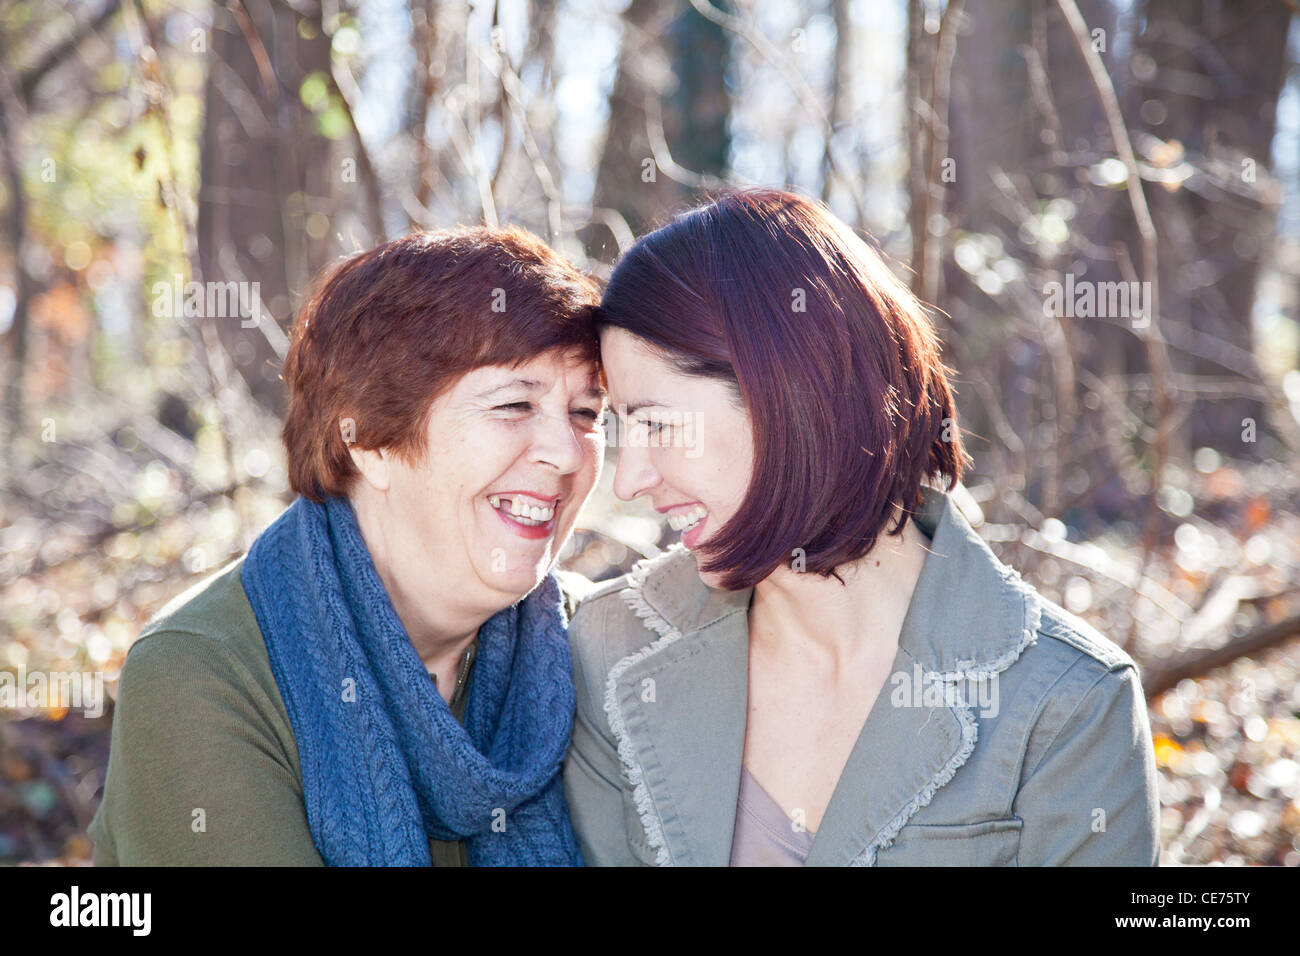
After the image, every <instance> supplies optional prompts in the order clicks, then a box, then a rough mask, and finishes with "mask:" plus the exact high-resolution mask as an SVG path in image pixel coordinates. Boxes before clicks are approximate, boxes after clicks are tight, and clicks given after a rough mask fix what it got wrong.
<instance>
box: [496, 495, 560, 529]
mask: <svg viewBox="0 0 1300 956" xmlns="http://www.w3.org/2000/svg"><path fill="white" fill-rule="evenodd" d="M503 497H504V496H502V495H488V504H490V505H491V506H492V507H493V508H496V509H497V510H498V511H503V512H505V513H506V514H508V515H510V516H511V517H512V518H515V519H517V520H518V521H519V522H520V523H521V524H545V523H546V522H548V521H550V520H551V518H553V517H554V516H555V506H554V505H547V504H532V503H531V502H530V501H528V500H526V499H524V498H523V497H521V496H518V495H516V496H515V497H512V498H509V499H507V500H508V501H509V507H508V508H504V507H502V499H503Z"/></svg>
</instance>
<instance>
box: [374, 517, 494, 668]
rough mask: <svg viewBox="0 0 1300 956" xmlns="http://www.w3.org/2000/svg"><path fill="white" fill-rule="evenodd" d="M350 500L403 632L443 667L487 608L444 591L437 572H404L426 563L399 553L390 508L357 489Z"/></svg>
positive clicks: (429, 664) (430, 663)
mask: <svg viewBox="0 0 1300 956" xmlns="http://www.w3.org/2000/svg"><path fill="white" fill-rule="evenodd" d="M352 503H353V511H355V512H356V516H357V525H358V526H359V527H360V529H361V538H362V540H363V541H364V542H365V544H366V549H367V550H368V551H369V552H370V557H371V559H372V560H373V561H374V564H375V570H376V571H378V572H379V579H380V580H381V581H382V582H383V584H384V590H386V591H387V592H388V597H389V599H390V600H391V601H392V602H393V609H394V610H395V611H396V612H397V617H398V619H399V620H401V622H402V627H403V628H405V630H406V634H407V637H409V638H410V640H411V644H412V646H414V647H415V651H416V653H417V654H419V655H420V660H422V661H423V662H424V665H425V667H426V668H428V669H429V670H431V671H439V672H440V673H441V671H442V670H443V669H445V668H446V666H447V664H448V662H452V661H458V660H459V659H460V657H461V655H462V654H464V652H465V650H466V648H468V647H469V645H470V643H471V642H472V641H473V640H474V638H475V637H476V636H477V635H478V629H479V627H480V626H481V625H482V624H483V622H484V621H486V620H487V619H488V618H489V617H491V616H492V615H491V613H490V612H489V613H484V612H483V611H482V610H481V609H477V608H470V607H466V606H465V605H463V604H462V603H460V602H458V601H457V600H456V599H455V595H454V594H453V593H444V592H449V591H450V589H449V587H448V585H447V584H446V583H444V582H445V580H446V578H445V576H443V577H441V580H440V576H437V575H429V574H423V573H418V572H417V573H416V574H414V575H412V574H411V572H410V571H409V570H407V571H405V572H403V570H402V569H412V568H414V569H420V568H425V567H427V562H425V561H421V560H420V559H419V556H417V555H405V554H401V553H399V552H400V547H399V546H398V545H397V542H398V541H400V540H401V537H400V536H398V535H395V534H394V533H393V528H392V527H391V524H390V521H389V519H388V515H389V514H390V509H387V508H382V507H380V508H376V507H374V506H373V504H374V503H373V502H370V501H368V500H366V499H365V498H364V497H363V496H361V495H358V496H356V497H354V498H353V499H352Z"/></svg>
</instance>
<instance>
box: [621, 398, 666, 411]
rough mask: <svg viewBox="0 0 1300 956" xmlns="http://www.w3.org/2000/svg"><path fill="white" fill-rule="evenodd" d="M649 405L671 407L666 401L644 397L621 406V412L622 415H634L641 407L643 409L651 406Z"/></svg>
mask: <svg viewBox="0 0 1300 956" xmlns="http://www.w3.org/2000/svg"><path fill="white" fill-rule="evenodd" d="M651 406H659V407H661V408H671V407H672V406H671V405H669V404H668V403H667V402H661V401H658V400H657V399H653V398H645V399H642V400H641V401H639V402H633V403H632V404H631V405H624V406H623V414H624V415H635V414H636V413H637V412H639V411H640V410H641V409H643V408H649V407H651Z"/></svg>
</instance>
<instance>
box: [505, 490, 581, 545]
mask: <svg viewBox="0 0 1300 956" xmlns="http://www.w3.org/2000/svg"><path fill="white" fill-rule="evenodd" d="M487 499H488V504H490V505H491V506H492V509H493V510H494V511H495V512H496V513H497V515H498V516H500V518H501V521H502V523H504V524H505V525H506V527H508V528H509V529H510V530H511V531H512V532H514V533H515V534H517V535H519V537H521V538H530V539H541V538H549V537H550V536H551V535H552V534H553V533H554V532H555V516H556V515H557V514H558V512H559V503H560V501H561V500H562V499H563V495H544V494H541V493H540V492H531V491H502V492H497V493H494V494H490V495H488V496H487Z"/></svg>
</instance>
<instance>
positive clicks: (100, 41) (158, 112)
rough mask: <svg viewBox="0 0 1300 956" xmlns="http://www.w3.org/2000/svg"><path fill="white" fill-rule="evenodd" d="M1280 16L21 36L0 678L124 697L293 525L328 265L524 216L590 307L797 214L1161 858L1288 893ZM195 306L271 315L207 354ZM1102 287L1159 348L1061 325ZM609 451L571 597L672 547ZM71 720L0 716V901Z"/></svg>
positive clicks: (1078, 13) (1286, 217)
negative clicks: (934, 338)
mask: <svg viewBox="0 0 1300 956" xmlns="http://www.w3.org/2000/svg"><path fill="white" fill-rule="evenodd" d="M1298 12H1300V8H1298V6H1297V3H1296V2H1295V0H1236V2H1230V0H985V2H982V3H964V2H963V0H947V2H946V3H944V2H940V0H801V2H788V0H715V2H710V0H630V2H625V0H546V2H536V3H524V2H522V0H497V2H493V0H479V2H475V3H469V4H467V3H463V2H440V3H435V2H433V0H227V2H224V3H223V2H214V0H182V2H157V0H66V2H55V0H0V340H2V341H0V362H2V363H3V364H0V369H2V371H0V385H2V386H3V387H2V390H0V391H2V395H0V401H2V405H3V407H2V408H0V445H2V447H3V458H2V459H0V460H2V462H3V464H2V465H0V671H8V672H10V673H14V674H18V673H22V672H27V673H31V672H35V671H46V672H55V671H62V672H67V671H94V672H99V673H102V674H103V675H104V676H105V679H106V680H107V681H108V690H109V691H110V693H111V691H112V688H113V681H114V679H115V677H116V675H117V672H118V670H119V668H120V665H121V662H122V660H123V658H124V656H125V654H126V651H127V649H128V647H129V646H130V644H131V642H132V641H133V640H134V639H135V636H136V635H137V634H138V632H139V630H140V628H141V627H142V626H143V624H144V623H145V621H146V620H147V619H148V618H149V616H150V615H151V614H152V613H153V612H154V611H155V610H157V609H158V607H160V606H161V604H163V603H164V602H165V601H166V600H167V599H169V598H170V597H172V596H173V595H175V594H177V593H179V592H180V591H181V590H183V589H184V588H185V587H187V586H188V585H190V584H192V583H193V582H194V581H197V580H199V579H200V578H201V577H202V576H204V575H206V574H208V573H210V572H212V571H213V570H215V569H217V568H219V567H221V566H222V565H224V564H225V563H226V562H227V561H229V560H230V559H231V558H233V557H235V556H237V555H238V554H240V553H241V552H242V551H243V550H244V549H245V548H246V547H247V546H248V544H249V543H250V542H251V541H252V539H253V538H254V537H255V536H256V534H257V533H258V532H259V531H260V530H261V529H262V528H263V527H265V526H266V525H267V524H268V523H269V522H270V521H271V520H272V518H273V517H274V516H275V515H276V514H277V513H278V512H279V510H280V509H281V508H283V507H284V505H285V504H286V503H287V502H288V498H287V493H286V492H287V488H286V481H285V474H284V467H283V459H282V450H281V446H280V443H279V437H278V428H279V415H280V413H281V411H282V410H283V407H284V399H285V395H284V390H283V387H282V384H281V382H280V381H279V377H278V366H279V362H280V360H281V359H282V357H283V355H284V353H285V348H286V344H287V339H286V333H287V330H288V329H289V327H290V325H291V323H292V321H293V318H294V312H295V309H296V308H297V307H298V305H299V303H300V301H301V297H302V295H303V293H304V291H305V290H306V289H307V285H308V281H309V279H310V278H311V277H312V276H313V274H314V273H316V272H317V271H318V270H319V269H320V268H321V267H323V266H325V265H326V264H327V263H329V262H330V261H331V260H333V259H334V258H335V257H337V256H339V255H340V254H343V253H345V252H348V251H351V250H354V249H357V248H363V247H368V246H371V245H373V244H375V243H377V242H379V241H382V240H384V239H386V238H391V237H394V236H397V235H400V234H402V233H404V232H406V231H408V230H410V229H413V228H422V227H428V228H438V227H442V226H447V225H452V224H455V223H468V222H477V221H480V220H483V221H486V222H488V223H498V222H513V223H519V224H521V225H524V226H526V227H528V228H530V229H532V230H534V231H536V232H537V233H539V234H540V235H542V236H543V237H544V238H546V239H547V240H548V241H549V242H551V243H552V244H553V245H555V246H556V247H557V248H559V249H560V250H562V251H563V252H565V253H566V254H567V255H569V256H570V257H571V258H572V259H573V260H575V261H576V262H578V263H579V264H580V265H582V266H583V267H584V268H586V269H588V270H590V271H591V272H593V273H594V274H596V275H598V276H605V275H607V274H608V271H609V268H610V265H611V263H612V262H613V261H614V260H615V259H616V257H617V256H618V254H619V252H620V250H621V249H624V248H626V247H627V246H628V245H629V244H630V243H631V242H632V241H633V238H634V237H635V236H637V235H640V234H641V233H643V232H644V231H645V230H646V229H648V228H649V227H650V226H652V225H653V224H656V223H658V222H660V221H662V220H663V219H664V218H665V217H667V216H669V215H671V214H672V213H673V212H675V211H677V210H680V209H681V208H683V207H684V206H685V205H688V204H690V203H692V202H694V201H697V200H698V199H699V198H700V197H701V196H702V195H703V194H704V193H705V192H707V190H709V189H712V188H716V187H718V186H721V185H724V184H766V185H781V184H785V185H787V186H789V187H790V188H794V189H796V190H799V191H802V192H804V193H805V194H808V195H813V196H817V197H820V198H822V199H824V200H826V201H827V202H828V203H829V204H830V206H831V207H832V209H833V210H834V211H835V212H836V213H837V214H838V215H839V216H841V217H842V218H843V219H845V220H846V221H847V222H849V223H850V224H852V225H853V226H854V227H856V228H858V229H860V230H862V231H863V232H864V234H867V235H868V236H869V237H870V238H871V241H873V242H874V243H875V244H876V245H877V246H878V247H879V248H880V249H881V250H882V251H883V252H884V253H886V254H887V255H888V256H889V257H890V260H891V262H892V264H894V265H895V266H896V267H897V269H898V271H899V273H900V275H903V276H905V277H906V279H907V281H908V282H909V283H910V284H911V285H912V287H913V288H914V289H915V290H916V292H917V293H918V294H919V295H920V296H921V297H922V298H923V300H924V301H925V302H927V303H932V304H933V314H934V317H935V321H936V323H937V325H938V327H939V329H940V332H941V335H942V337H943V339H944V341H945V343H946V355H947V358H948V361H949V363H950V364H952V365H954V366H955V367H956V369H957V381H958V387H959V389H960V406H961V411H962V415H963V419H962V425H963V427H964V428H965V429H966V433H967V438H968V446H969V447H970V449H971V451H972V453H973V455H974V457H975V462H976V465H975V469H974V471H973V473H972V474H971V476H970V478H969V480H968V482H967V483H966V487H967V489H968V491H969V495H968V496H964V501H965V507H966V510H967V511H968V513H969V514H970V515H971V517H972V521H973V522H975V523H976V524H977V525H978V528H979V530H980V532H981V533H982V534H983V535H984V537H985V538H986V540H988V541H989V543H990V546H991V547H993V548H994V550H995V551H996V552H997V553H998V554H999V556H1000V557H1002V559H1003V560H1005V561H1007V562H1008V563H1010V564H1012V565H1013V566H1015V567H1017V568H1019V569H1020V570H1021V571H1022V572H1023V574H1024V575H1025V577H1026V578H1027V579H1028V580H1029V581H1031V582H1032V583H1033V584H1034V585H1036V586H1037V587H1038V588H1039V589H1040V590H1041V591H1042V592H1043V593H1044V594H1046V595H1047V596H1048V597H1049V598H1051V599H1053V600H1056V601H1058V602H1060V603H1061V604H1063V605H1064V606H1065V607H1067V608H1068V609H1070V610H1071V611H1074V612H1076V613H1078V614H1080V615H1082V616H1084V617H1085V618H1086V619H1088V620H1089V621H1090V622H1092V623H1093V624H1095V625H1096V626H1097V627H1098V628H1099V629H1100V630H1101V631H1102V632H1103V633H1106V634H1107V635H1109V636H1111V637H1112V638H1113V639H1115V640H1116V641H1118V642H1120V643H1121V644H1122V645H1123V646H1124V647H1125V648H1127V649H1128V650H1129V651H1130V653H1132V654H1133V655H1134V657H1135V658H1136V659H1137V660H1138V661H1139V663H1140V664H1141V665H1142V668H1143V675H1144V681H1145V683H1146V687H1147V689H1148V692H1149V696H1150V705H1151V722H1152V730H1153V733H1154V735H1155V746H1156V751H1157V754H1156V755H1157V758H1158V762H1159V766H1160V774H1161V799H1162V818H1161V820H1162V831H1163V832H1162V844H1163V852H1162V862H1164V863H1167V864H1177V863H1188V864H1201V863H1223V864H1229V865H1232V864H1243V863H1248V864H1253V863H1263V864H1272V865H1288V866H1295V865H1298V864H1300V762H1298V761H1300V756H1298V755H1300V681H1298V680H1297V675H1298V672H1300V638H1298V637H1297V635H1300V516H1298V515H1297V507H1296V506H1297V502H1298V501H1300V487H1298V486H1300V469H1297V462H1298V461H1300V371H1298V370H1297V356H1298V353H1300V69H1298V68H1297V63H1298V62H1300V16H1297V13H1298ZM190 281H200V282H206V283H218V284H224V283H236V284H239V283H243V284H245V285H244V286H243V288H247V287H248V284H251V283H257V284H258V286H257V287H258V289H259V290H260V302H258V303H257V307H256V308H255V309H252V310H251V312H252V313H255V314H250V313H249V312H238V311H227V312H226V313H224V316H225V317H223V315H218V314H204V315H198V316H194V315H186V314H185V310H184V309H183V308H182V309H176V308H175V307H174V305H175V303H174V300H173V297H172V296H173V292H172V290H174V289H175V288H177V287H178V284H180V285H183V284H184V283H186V282H190ZM1111 282H1126V283H1127V282H1137V283H1141V285H1140V286H1139V287H1140V288H1142V289H1144V290H1148V291H1149V302H1148V303H1147V304H1148V306H1149V308H1146V309H1142V310H1138V309H1134V308H1129V309H1128V310H1127V311H1126V310H1124V309H1122V308H1121V309H1119V310H1114V309H1112V310H1109V312H1110V314H1101V313H1103V312H1106V311H1107V310H1105V309H1097V310H1094V311H1093V312H1091V313H1089V311H1088V310H1087V309H1085V308H1081V307H1080V308H1075V307H1074V306H1076V305H1078V306H1081V305H1082V303H1078V302H1076V301H1075V299H1074V297H1073V296H1072V295H1071V294H1070V292H1069V291H1068V290H1071V289H1073V288H1082V287H1084V286H1085V285H1087V284H1088V283H1111ZM1053 283H1063V284H1064V288H1065V289H1066V290H1067V291H1066V293H1065V297H1064V300H1063V301H1062V300H1058V301H1055V302H1054V301H1053V299H1054V297H1053V294H1052V292H1051V290H1052V289H1053V288H1054V287H1053ZM1126 288H1127V287H1126ZM160 290H161V291H160ZM616 453H617V451H616V449H611V450H610V459H609V461H608V463H607V467H606V473H605V477H604V479H603V480H602V486H601V488H600V489H599V490H598V492H597V495H596V497H595V498H594V499H593V503H592V506H591V507H590V509H589V511H588V513H587V514H586V515H585V516H584V520H583V522H582V524H581V526H580V527H581V530H580V531H579V532H578V534H577V535H576V536H575V539H574V542H573V545H572V547H571V548H570V549H569V550H568V552H567V554H566V557H565V561H566V564H567V565H568V566H569V567H572V568H575V569H577V570H580V571H582V572H584V573H586V574H587V575H588V576H590V577H593V578H603V577H608V576H611V575H614V574H617V573H619V572H621V571H622V570H624V569H626V568H627V567H629V566H630V564H631V563H632V562H633V561H634V560H636V559H637V558H638V557H640V556H641V555H646V554H651V553H654V551H655V550H656V549H658V548H661V547H664V546H666V544H667V543H668V541H669V540H670V539H669V535H668V532H667V529H666V528H665V527H664V526H663V525H662V523H661V522H660V521H659V520H658V516H657V515H656V514H655V513H654V512H653V511H652V510H650V508H649V507H648V505H646V506H643V505H644V503H641V502H639V503H637V504H636V505H634V506H632V507H628V506H625V505H623V504H622V503H621V502H618V501H617V500H616V499H615V498H614V497H613V495H612V494H611V493H610V491H609V480H610V478H611V477H612V472H613V459H614V456H615V455H616ZM673 537H674V538H675V535H674V536H673ZM84 711H85V708H81V710H78V709H77V708H75V707H72V708H69V707H64V706H58V707H46V708H38V709H36V710H31V709H28V708H22V707H15V708H10V709H6V710H2V711H0V863H5V862H8V863H20V862H21V863H42V864H58V863H85V862H88V860H89V858H90V849H91V848H90V844H89V842H88V841H87V839H86V836H85V827H86V825H87V823H88V822H89V820H90V818H91V815H92V814H93V811H94V809H95V806H96V805H97V801H98V799H99V794H100V792H101V789H100V788H101V787H102V784H103V773H104V768H105V764H106V761H107V752H108V729H109V726H110V720H111V713H112V711H111V705H110V706H109V707H108V708H107V709H106V710H105V712H104V713H103V714H102V715H99V716H93V715H89V714H88V713H86V712H84Z"/></svg>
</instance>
